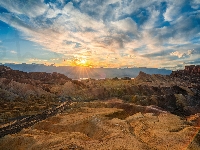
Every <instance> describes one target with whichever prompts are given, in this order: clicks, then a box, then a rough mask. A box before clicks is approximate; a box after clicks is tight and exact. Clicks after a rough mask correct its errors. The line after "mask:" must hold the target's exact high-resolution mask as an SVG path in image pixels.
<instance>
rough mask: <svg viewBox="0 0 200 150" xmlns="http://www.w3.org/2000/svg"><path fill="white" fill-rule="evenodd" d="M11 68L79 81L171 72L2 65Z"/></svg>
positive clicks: (151, 69) (169, 71)
mask: <svg viewBox="0 0 200 150" xmlns="http://www.w3.org/2000/svg"><path fill="white" fill-rule="evenodd" d="M4 65H5V66H8V67H10V68H12V69H13V70H20V71H24V72H48V73H52V72H58V73H62V74H64V75H66V76H68V77H69V78H72V79H79V78H94V79H99V78H114V77H118V78H123V77H131V78H134V77H136V76H137V75H138V73H139V72H140V71H143V72H145V73H148V74H162V75H169V74H170V73H171V70H166V69H158V68H145V67H141V68H88V67H78V66H77V67H75V66H74V67H72V66H59V67H56V66H52V65H51V66H45V65H43V64H25V63H23V64H9V63H7V64H4Z"/></svg>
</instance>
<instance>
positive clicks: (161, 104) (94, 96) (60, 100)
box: [0, 66, 200, 150]
mask: <svg viewBox="0 0 200 150" xmlns="http://www.w3.org/2000/svg"><path fill="white" fill-rule="evenodd" d="M0 92H1V99H0V102H1V105H0V107H1V109H0V121H1V122H0V123H1V124H0V137H1V138H0V149H2V150H8V149H16V150H18V149H30V150H34V149H35V150H36V149H37V150H38V149H48V150H49V149H52V150H53V149H55V150H57V149H59V150H68V149H81V150H84V149H102V150H103V149H134V150H136V149H138V150H143V149H144V150H145V149H146V150H149V149H152V150H154V149H158V150H166V149H169V150H171V149H183V150H184V149H185V150H198V149H200V111H199V110H200V99H199V97H200V66H186V67H185V69H184V70H178V71H173V72H172V73H171V74H170V75H159V74H153V75H149V74H146V73H144V72H140V73H139V75H138V76H137V77H136V78H134V79H131V78H129V77H125V78H121V79H119V78H117V77H116V78H112V79H100V80H95V79H85V80H72V79H70V78H68V77H67V76H65V75H63V74H59V73H45V72H29V73H27V72H22V71H17V70H12V69H11V68H9V67H6V66H0Z"/></svg>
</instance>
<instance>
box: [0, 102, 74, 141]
mask: <svg viewBox="0 0 200 150" xmlns="http://www.w3.org/2000/svg"><path fill="white" fill-rule="evenodd" d="M70 104H71V102H70V101H67V102H64V103H62V104H61V105H60V106H57V107H55V108H51V109H48V110H46V111H44V112H43V113H41V114H37V115H32V116H28V117H24V118H22V119H17V120H15V121H12V122H11V123H7V124H9V125H7V126H5V127H2V128H0V138H2V137H4V136H5V135H8V134H15V133H18V132H20V131H21V130H22V129H24V128H28V127H30V126H32V125H34V124H35V123H37V122H39V121H42V120H45V119H47V118H48V117H52V116H54V115H56V114H59V113H61V112H63V111H64V110H66V109H67V108H70V107H69V106H70Z"/></svg>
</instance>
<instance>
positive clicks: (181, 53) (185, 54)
mask: <svg viewBox="0 0 200 150" xmlns="http://www.w3.org/2000/svg"><path fill="white" fill-rule="evenodd" d="M192 54H194V50H188V51H187V52H179V51H175V52H171V53H170V55H171V56H177V57H178V58H182V57H186V56H190V55H192Z"/></svg>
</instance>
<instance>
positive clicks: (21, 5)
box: [0, 0, 48, 17]
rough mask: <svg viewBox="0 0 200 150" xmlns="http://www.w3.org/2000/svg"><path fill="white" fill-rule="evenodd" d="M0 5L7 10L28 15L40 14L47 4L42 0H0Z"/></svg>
mask: <svg viewBox="0 0 200 150" xmlns="http://www.w3.org/2000/svg"><path fill="white" fill-rule="evenodd" d="M0 6H3V7H4V8H5V9H7V10H8V11H9V12H12V13H16V14H26V15H27V16H29V17H36V16H39V15H42V14H43V13H44V12H45V11H46V9H47V8H48V6H47V5H45V4H44V3H43V0H34V1H33V0H26V1H24V0H18V1H13V0H6V1H0Z"/></svg>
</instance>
